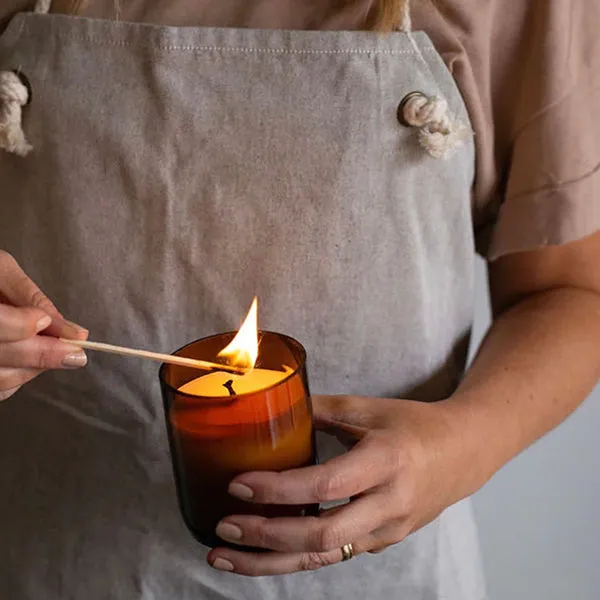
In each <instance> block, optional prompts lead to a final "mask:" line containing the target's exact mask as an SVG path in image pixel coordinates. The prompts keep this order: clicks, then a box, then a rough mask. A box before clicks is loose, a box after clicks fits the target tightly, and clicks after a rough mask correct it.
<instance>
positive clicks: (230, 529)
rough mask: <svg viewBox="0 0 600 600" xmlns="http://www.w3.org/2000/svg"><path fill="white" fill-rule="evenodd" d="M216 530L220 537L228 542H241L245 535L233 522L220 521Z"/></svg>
mask: <svg viewBox="0 0 600 600" xmlns="http://www.w3.org/2000/svg"><path fill="white" fill-rule="evenodd" d="M215 531H216V533H217V535H218V536H219V537H220V538H222V539H224V540H227V541H228V542H239V541H240V540H241V539H242V535H243V532H242V530H241V529H240V528H239V527H238V526H237V525H233V524H231V523H219V524H218V525H217V529H216V530H215Z"/></svg>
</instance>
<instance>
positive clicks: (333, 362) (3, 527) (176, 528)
mask: <svg viewBox="0 0 600 600" xmlns="http://www.w3.org/2000/svg"><path fill="white" fill-rule="evenodd" d="M14 65H18V66H20V67H21V69H22V72H23V74H25V75H26V76H27V78H28V80H29V81H30V83H31V87H32V89H33V90H34V94H33V101H32V102H31V104H30V105H29V106H28V107H27V110H26V112H25V115H24V120H23V127H24V129H25V132H26V134H27V136H28V139H30V141H31V143H32V145H33V146H34V148H35V150H34V151H33V152H32V153H31V154H30V155H29V156H27V157H26V158H21V157H18V156H15V155H13V154H8V153H5V152H4V153H0V181H2V202H0V240H2V246H3V248H5V249H6V250H8V251H9V252H11V253H12V254H13V255H14V256H15V257H16V258H17V260H18V261H19V262H20V264H21V265H22V266H23V268H24V269H25V271H26V272H27V273H28V274H29V275H30V276H31V277H32V278H33V279H34V280H35V281H36V282H37V283H38V284H39V285H40V286H41V288H42V289H43V290H44V291H45V292H46V293H47V294H48V296H49V297H51V298H52V299H53V301H55V302H56V304H57V306H58V307H60V309H61V311H63V312H64V314H66V315H68V316H69V318H71V319H73V320H75V321H77V322H79V323H82V324H83V325H85V326H86V327H88V328H89V329H90V331H91V335H92V337H93V338H95V339H97V340H102V341H107V342H110V343H116V344H121V345H126V346H135V347H141V348H149V349H155V350H159V351H172V350H174V349H175V348H177V347H180V346H182V345H183V344H185V343H187V342H189V341H191V340H193V339H197V338H200V337H203V336H206V335H210V334H214V333H218V332H222V331H230V330H232V329H234V328H236V327H238V326H239V320H240V317H241V316H243V314H244V313H245V311H246V310H247V307H248V305H249V303H250V301H251V299H252V297H253V296H254V295H255V294H256V295H258V296H259V299H260V309H259V312H260V316H259V318H260V325H261V327H262V328H263V329H267V330H274V331H281V332H283V333H286V334H289V335H291V336H293V337H295V338H296V339H298V340H299V341H301V342H302V343H303V344H304V346H305V347H306V348H307V351H308V355H309V362H308V372H309V378H310V384H311V391H312V392H313V393H352V394H361V395H367V396H368V395H372V396H384V397H385V396H387V397H397V398H414V399H419V400H423V401H435V400H439V399H442V398H445V397H447V396H448V395H449V394H450V393H452V391H453V390H454V389H455V388H456V386H457V384H458V381H459V380H460V378H461V376H462V373H463V371H464V367H465V361H466V355H467V348H468V338H469V332H470V327H471V320H472V314H473V292H474V290H473V272H474V268H473V267H474V265H473V261H474V250H473V243H474V242H473V235H472V229H473V226H472V215H471V206H470V202H469V198H470V190H471V187H472V183H473V176H474V156H475V154H474V146H473V141H472V139H469V140H466V143H465V144H464V145H463V146H462V147H461V148H459V149H457V152H456V153H455V154H454V156H453V157H451V158H450V159H449V160H447V161H440V160H436V159H434V158H432V157H431V156H429V155H428V154H427V152H425V150H424V149H423V148H422V147H421V146H420V145H419V142H418V139H417V136H416V135H415V131H414V130H413V129H411V128H408V127H404V126H402V125H401V124H400V123H399V122H398V120H397V115H396V113H397V108H398V106H399V103H400V102H401V100H402V99H403V98H404V97H405V96H406V95H407V94H408V93H410V92H412V91H413V90H424V91H425V92H426V93H427V94H428V95H431V96H439V97H443V98H445V99H446V100H447V102H448V105H449V109H450V110H451V111H452V112H453V113H454V114H456V115H457V116H458V117H459V118H460V119H463V120H464V121H465V122H468V115H467V112H466V108H465V105H464V103H463V101H462V99H461V97H460V93H459V90H458V88H457V87H456V84H455V82H454V81H453V79H452V77H451V75H450V73H449V72H448V70H447V69H446V67H445V65H444V63H443V62H442V60H441V59H440V57H439V55H438V54H437V52H436V51H435V48H434V47H433V45H432V44H431V42H430V40H429V39H428V38H427V36H426V35H425V34H423V33H417V34H414V35H412V36H408V35H406V34H404V33H399V34H396V35H392V36H387V37H381V36H377V35H374V34H370V33H364V32H356V31H354V32H338V31H328V32H310V31H295V32H290V31H278V30H249V29H214V28H209V29H194V28H188V29H182V28H169V27H163V26H160V27H156V26H148V25H138V24H132V23H116V22H113V21H103V20H88V19H74V18H72V17H65V16H61V15H34V14H32V13H28V14H23V15H19V16H18V17H16V18H15V19H14V20H13V21H12V22H11V25H10V27H9V29H8V30H6V31H5V32H4V35H3V36H2V37H1V38H0V70H10V69H11V68H12V66H14ZM374 102H376V103H377V106H378V109H377V110H375V111H374V110H373V103H374ZM341 451H343V449H342V448H341V447H340V446H338V445H337V444H335V443H334V442H333V441H332V440H331V438H327V437H325V436H323V437H322V438H320V440H319V453H320V456H321V458H322V459H323V460H325V459H327V457H329V456H332V455H334V454H337V453H339V452H341ZM0 489H2V490H5V491H6V493H3V494H2V495H1V496H0V531H2V539H3V544H1V545H0V590H2V594H3V596H5V597H6V598H10V600H47V599H48V598H61V599H62V600H80V599H81V598H86V599H89V600H104V599H108V598H111V599H112V598H125V599H127V600H157V599H160V600H162V599H171V598H177V599H178V600H198V599H202V600H205V599H213V598H214V599H225V598H226V599H240V600H241V599H242V598H243V599H244V600H280V599H282V598H290V599H293V600H300V599H303V598H325V597H326V598H331V599H332V600H363V599H364V598H369V599H370V600H394V599H398V600H423V599H425V598H427V599H430V600H481V598H482V597H483V595H484V591H483V585H482V580H481V572H480V565H479V555H478V550H477V538H476V534H475V531H474V527H473V520H472V516H471V510H470V505H469V503H468V502H462V503H459V504H457V505H456V506H454V507H452V508H450V509H449V510H447V511H446V512H445V513H444V514H443V515H442V516H441V517H440V518H439V519H438V520H436V521H435V522H433V523H432V524H430V525H429V526H427V527H425V528H423V529H422V530H420V531H419V532H417V533H415V534H414V535H412V536H410V537H409V538H408V539H407V540H406V541H405V542H403V543H401V544H398V545H396V546H394V547H393V548H390V549H389V550H388V551H386V552H384V553H383V554H380V555H376V556H371V555H368V554H367V555H363V556H359V557H356V558H354V559H353V560H351V561H349V562H347V563H344V564H342V565H339V566H336V567H332V568H328V569H322V570H320V571H315V572H311V573H300V574H297V575H293V576H287V577H265V578H260V579H257V580H250V579H247V578H242V577H238V576H235V575H231V574H227V573H221V572H217V571H214V570H213V569H211V568H210V567H209V566H208V565H207V564H206V563H205V558H206V550H205V549H203V548H202V546H200V545H199V544H198V543H196V542H195V541H194V539H193V538H192V536H191V535H190V534H189V532H188V531H187V530H186V528H185V526H184V524H183V520H182V518H181V516H180V514H179V510H178V507H177V504H176V494H175V488H174V482H173V477H172V470H171V464H170V459H169V452H168V444H167V440H166V435H165V421H164V414H163V408H162V402H161V397H160V391H159V385H158V377H157V369H156V367H155V366H154V365H153V364H150V363H147V362H146V361H139V360H136V359H133V358H124V357H115V356H110V355H93V356H90V363H89V365H88V367H86V368H85V369H83V370H81V371H78V372H66V371H64V372H53V373H46V374H45V375H44V376H43V377H40V378H38V379H36V380H35V381H34V382H31V383H30V384H28V385H27V386H25V387H24V388H23V389H22V390H21V391H20V392H19V394H18V395H17V396H16V397H15V398H14V399H12V400H11V401H10V402H5V403H3V404H2V406H0Z"/></svg>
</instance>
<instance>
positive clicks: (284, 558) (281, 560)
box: [208, 548, 342, 577]
mask: <svg viewBox="0 0 600 600" xmlns="http://www.w3.org/2000/svg"><path fill="white" fill-rule="evenodd" d="M341 560H342V551H341V549H336V550H332V551H331V552H324V553H318V552H312V553H293V554H287V553H285V554H283V553H281V552H265V553H252V552H236V551H235V550H229V549H225V548H217V549H215V550H213V551H211V552H210V553H209V555H208V564H209V565H210V566H211V567H213V568H215V569H218V570H220V571H230V572H233V573H237V574H239V575H247V576H249V577H261V576H264V575H284V574H286V573H296V572H297V571H314V570H316V569H321V568H323V567H327V566H329V565H335V564H337V563H339V562H341Z"/></svg>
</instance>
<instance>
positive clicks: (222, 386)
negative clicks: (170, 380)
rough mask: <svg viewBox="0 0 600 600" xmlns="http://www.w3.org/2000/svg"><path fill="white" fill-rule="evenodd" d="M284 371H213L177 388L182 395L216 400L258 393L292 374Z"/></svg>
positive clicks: (286, 369) (290, 371) (290, 370)
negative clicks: (236, 372) (241, 372)
mask: <svg viewBox="0 0 600 600" xmlns="http://www.w3.org/2000/svg"><path fill="white" fill-rule="evenodd" d="M283 368H284V369H285V370H284V371H272V370H271V369H252V370H251V371H248V372H247V373H245V374H244V375H236V374H235V373H226V372H224V371H215V372H213V373H209V374H208V375H203V376H202V377H197V378H196V379H192V381H190V382H188V383H186V384H184V385H182V386H181V387H180V388H179V391H180V392H183V393H184V394H191V395H192V396H205V397H210V398H218V397H223V396H227V395H230V396H234V395H240V394H249V393H251V392H258V391H260V390H264V389H266V388H269V387H271V386H273V385H276V384H277V383H279V382H280V381H281V380H282V379H284V378H285V377H287V376H288V375H289V374H290V373H292V372H293V370H292V369H290V368H289V367H285V366H284V367H283Z"/></svg>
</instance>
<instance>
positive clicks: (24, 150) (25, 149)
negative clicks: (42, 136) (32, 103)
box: [0, 71, 32, 156]
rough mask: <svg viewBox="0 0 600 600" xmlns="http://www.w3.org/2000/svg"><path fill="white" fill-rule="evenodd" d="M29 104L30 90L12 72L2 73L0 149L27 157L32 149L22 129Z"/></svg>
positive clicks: (0, 80)
mask: <svg viewBox="0 0 600 600" xmlns="http://www.w3.org/2000/svg"><path fill="white" fill-rule="evenodd" d="M28 102H29V89H28V87H27V86H26V85H25V83H24V82H23V81H21V78H20V77H19V76H18V75H17V74H16V73H14V72H12V71H1V72H0V148H2V149H3V150H6V151H7V152H12V153H14V154H17V155H18V156H27V155H28V154H29V153H30V152H31V150H32V147H31V145H30V144H29V142H28V141H27V139H26V138H25V133H24V132H23V127H22V118H23V107H24V106H25V105H26V104H27V103H28Z"/></svg>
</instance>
